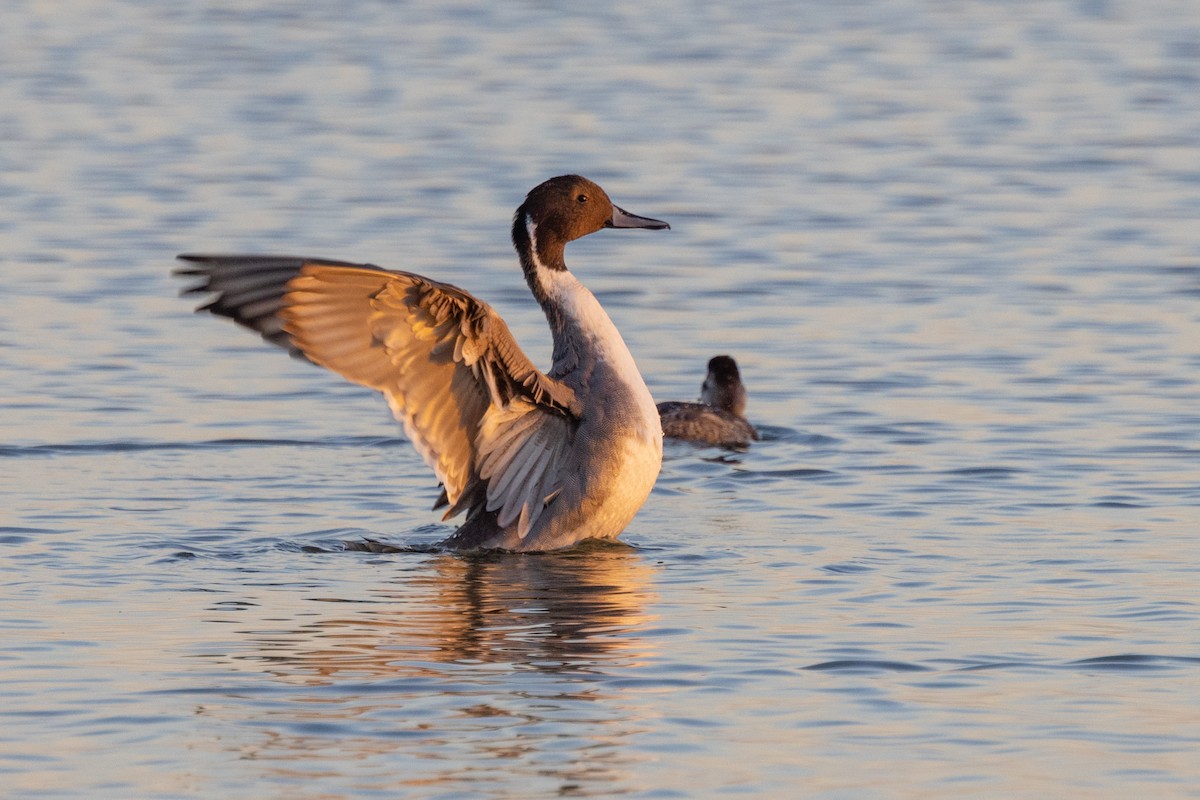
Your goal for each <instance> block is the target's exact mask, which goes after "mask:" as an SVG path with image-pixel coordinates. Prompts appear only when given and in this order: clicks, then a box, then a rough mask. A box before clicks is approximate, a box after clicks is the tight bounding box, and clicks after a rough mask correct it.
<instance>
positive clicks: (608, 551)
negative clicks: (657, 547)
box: [234, 544, 653, 684]
mask: <svg viewBox="0 0 1200 800" xmlns="http://www.w3.org/2000/svg"><path fill="white" fill-rule="evenodd" d="M401 558H404V557H401ZM409 558H410V559H411V556H409ZM418 560H419V561H420V563H419V564H417V565H411V567H410V568H408V569H404V571H402V572H399V573H398V574H397V575H396V576H395V578H394V579H393V580H392V581H391V582H390V583H387V584H384V585H381V586H380V587H379V588H378V589H377V590H376V591H375V592H374V593H373V596H371V597H369V598H366V599H348V598H337V597H314V598H309V599H308V602H307V604H306V607H305V608H303V609H302V610H301V611H300V612H299V613H297V615H296V619H295V620H293V623H297V622H300V620H301V619H302V618H303V617H304V616H306V615H314V614H315V616H316V618H315V619H312V620H310V621H304V622H302V623H301V624H295V625H292V626H289V627H288V628H286V629H284V630H271V629H267V630H262V629H257V628H256V629H253V630H247V631H245V635H246V643H247V644H249V645H251V646H252V648H251V649H252V652H249V653H242V654H240V655H236V656H234V658H235V659H237V660H238V661H242V662H245V661H247V660H249V661H254V662H262V663H265V664H267V665H268V671H269V672H271V673H272V674H274V675H275V676H276V677H279V678H281V679H284V680H289V681H296V680H299V681H302V682H304V683H308V684H326V683H333V682H335V681H337V680H339V679H340V678H341V677H342V676H353V677H355V678H363V677H372V678H399V677H404V676H414V675H443V674H445V673H446V670H445V665H455V666H456V667H458V668H460V669H458V671H457V672H456V675H457V676H458V677H462V674H463V673H464V672H468V671H469V668H470V667H479V668H481V669H484V668H486V670H487V671H488V672H489V674H491V673H492V672H493V668H494V666H495V665H509V666H511V667H512V668H514V669H534V670H538V671H543V672H549V673H589V672H600V671H603V670H604V669H605V667H606V666H609V665H622V666H630V665H636V664H637V663H639V662H641V661H642V660H644V659H645V658H646V657H647V656H648V653H647V652H646V649H645V647H646V645H645V642H644V641H643V640H642V639H641V638H640V637H637V636H631V635H630V634H631V633H632V632H636V631H637V629H638V628H640V627H642V626H644V625H645V624H646V622H647V621H648V620H649V619H650V617H649V616H648V615H647V614H646V612H645V610H644V609H645V607H646V606H647V605H648V604H649V603H651V602H653V598H652V596H651V594H650V590H649V589H648V586H649V583H650V579H651V577H652V573H653V568H652V567H651V566H649V565H647V563H646V561H645V560H644V559H643V557H642V556H640V555H638V554H637V552H636V551H635V550H634V549H633V548H630V547H627V546H624V545H619V544H618V545H599V546H595V547H587V548H583V549H579V550H575V551H572V552H570V553H566V554H545V555H541V556H535V557H521V556H513V555H508V554H495V555H483V556H472V557H464V556H459V555H453V554H439V555H436V556H432V557H429V559H428V560H424V559H423V558H422V559H418Z"/></svg>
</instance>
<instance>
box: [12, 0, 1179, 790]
mask: <svg viewBox="0 0 1200 800" xmlns="http://www.w3.org/2000/svg"><path fill="white" fill-rule="evenodd" d="M244 6H245V4H244V3H234V2H227V3H208V4H204V5H197V4H194V3H184V2H163V3H154V4H147V3H136V2H122V1H121V0H116V1H113V0H109V2H86V1H85V0H76V1H72V2H61V3H53V4H47V3H33V2H13V3H8V4H6V5H5V6H4V8H3V10H0V54H2V55H0V74H3V77H4V80H3V81H0V199H2V201H3V203H2V207H3V212H2V213H0V237H2V238H3V242H4V247H3V248H2V249H0V270H2V274H3V284H2V289H0V292H2V295H0V299H2V300H3V302H2V303H0V309H2V310H0V553H2V554H3V557H2V558H0V570H2V573H0V640H2V641H3V642H4V646H3V648H2V649H0V785H3V786H4V787H5V790H4V791H5V792H6V793H8V794H9V795H11V796H13V797H22V798H25V797H38V798H63V797H72V798H73V797H114V798H118V797H119V798H126V797H139V798H183V797H187V798H194V797H219V798H222V800H227V799H228V798H261V797H288V798H314V800H315V799H316V798H333V797H338V798H343V797H347V798H373V797H401V796H402V797H421V798H458V797H462V798H467V797H470V798H475V797H492V798H501V797H518V796H519V797H562V796H567V797H613V796H621V797H639V798H675V797H716V796H725V795H743V796H752V797H795V796H804V797H820V798H856V799H857V798H875V797H879V798H891V797H921V798H941V797H954V798H959V797H963V796H968V797H997V798H1011V797H1064V796H1072V797H1113V798H1118V797H1120V798H1126V797H1131V796H1139V797H1147V796H1153V797H1200V788H1197V787H1200V724H1198V722H1197V721H1198V720H1200V637H1198V635H1197V631H1200V593H1198V589H1197V587H1198V586H1200V537H1198V534H1200V433H1198V431H1200V411H1198V409H1200V222H1198V220H1200V45H1198V44H1197V43H1198V42H1200V14H1198V13H1197V11H1196V9H1195V7H1194V3H1192V2H1190V0H1178V2H1170V1H1166V0H1164V2H1149V3H1145V2H1142V3H1134V2H1132V1H1129V2H1121V1H1120V0H1111V1H1110V2H1105V1H1104V0H1095V1H1087V2H1055V3H1035V2H1010V3H957V4H956V3H946V4H941V3H939V4H933V3H917V2H912V0H890V1H889V0H866V2H859V3H844V4H843V3H753V4H751V3H722V4H695V3H672V2H667V3H658V4H646V3H620V2H617V3H611V4H607V5H600V6H596V5H594V4H592V5H589V6H588V7H586V9H585V8H584V7H582V6H580V7H578V9H576V8H575V7H571V6H564V7H560V6H558V5H555V4H545V3H514V4H492V5H490V6H485V5H481V6H480V7H474V6H472V5H469V4H458V5H450V4H444V3H417V4H393V3H358V4H349V5H347V4H328V3H315V2H295V3H289V4H286V5H281V6H275V7H262V8H258V9H246V8H245V7H244ZM563 172H580V173H583V174H585V175H588V176H589V177H592V178H594V179H595V180H597V181H598V182H600V183H601V184H602V185H604V186H605V188H606V189H608V191H609V193H610V194H611V195H612V196H613V198H614V200H615V201H616V202H618V203H620V204H621V205H622V206H623V207H625V208H627V209H629V210H631V211H634V212H636V213H640V214H645V215H649V216H653V217H658V218H662V219H666V220H668V221H670V222H671V224H672V230H671V231H670V232H662V233H653V234H651V233H646V232H611V231H607V232H601V233H600V234H598V235H596V236H592V237H588V238H587V239H585V240H582V241H580V242H578V243H576V244H574V245H572V247H571V249H570V250H569V251H568V261H569V263H570V264H571V265H572V267H573V269H574V270H575V272H576V274H577V275H578V276H579V277H580V278H581V280H583V281H584V282H585V283H586V284H587V285H588V286H590V287H591V288H592V289H593V291H595V293H596V294H597V296H598V297H599V298H600V300H601V302H602V303H604V305H605V306H606V308H607V309H608V310H609V312H610V314H611V316H612V317H613V319H614V320H615V322H616V323H617V325H618V327H619V328H620V329H621V330H622V332H623V334H624V336H625V338H626V340H627V341H628V343H629V344H630V347H631V349H632V350H633V352H634V355H635V356H636V358H637V359H638V362H639V364H640V366H641V368H642V371H643V373H644V374H645V375H646V378H647V381H648V383H649V385H650V387H651V390H652V391H653V392H654V394H655V396H656V398H657V399H659V400H669V399H676V400H687V399H693V398H694V397H695V396H696V395H697V393H698V390H699V385H700V382H701V380H702V378H703V371H704V365H705V363H706V362H707V360H708V358H709V357H711V356H712V355H714V354H717V353H729V354H730V355H733V356H734V357H735V358H737V359H738V362H739V364H740V365H741V367H742V374H743V377H744V379H745V381H746V383H747V386H748V388H749V392H750V406H749V415H750V417H751V419H752V420H753V421H754V422H755V423H756V424H758V425H759V426H760V428H761V430H762V431H763V433H764V439H763V441H761V442H758V443H756V444H755V445H754V446H753V447H751V448H750V449H749V450H748V451H745V452H727V451H720V450H715V449H703V448H695V447H692V446H688V445H670V446H668V448H667V453H666V456H667V457H666V463H665V464H664V468H663V473H662V476H661V478H660V480H659V483H658V486H657V487H656V489H655V492H654V494H653V495H652V496H651V498H650V500H649V501H648V503H647V504H646V507H645V508H644V509H643V511H642V512H641V514H640V515H639V516H638V517H637V519H636V520H635V521H634V522H633V524H632V525H631V526H630V527H629V529H628V530H627V531H626V533H625V534H624V536H623V537H622V539H621V542H622V543H619V544H615V545H607V546H595V547H591V546H589V547H584V548H581V549H579V550H575V551H570V552H565V553H557V554H551V555H544V556H524V557H518V556H499V555H496V556H488V557H463V556H457V555H453V554H446V553H437V552H430V551H429V550H428V548H427V547H425V546H426V545H428V544H430V543H432V542H435V541H437V540H438V539H440V538H443V537H444V536H446V535H447V534H448V533H449V531H450V530H451V528H450V527H448V526H447V525H446V524H444V523H441V522H440V521H439V519H438V516H437V515H436V514H433V513H431V512H430V511H429V507H430V505H431V504H432V503H433V500H434V499H435V497H436V494H437V491H436V489H437V487H436V483H435V481H434V480H433V478H432V476H431V475H430V474H429V472H428V470H427V469H426V468H425V466H424V464H423V463H422V462H421V461H420V459H419V457H418V456H417V455H416V454H415V453H414V452H413V450H412V449H411V448H410V447H409V446H408V444H407V443H406V442H405V441H404V440H403V438H402V435H401V433H400V431H399V428H398V426H397V425H396V424H395V423H394V422H393V421H392V420H391V418H390V415H389V413H388V411H387V408H386V405H385V403H384V402H383V401H382V399H381V398H379V397H377V396H375V395H373V394H372V393H371V392H368V391H366V390H362V389H359V388H357V387H354V386H351V385H348V384H345V383H343V382H342V381H341V380H340V379H338V378H337V377H336V376H333V375H331V374H327V373H325V372H323V371H321V370H317V369H313V368H312V367H309V366H307V365H305V364H302V363H298V362H295V361H291V360H289V359H288V358H286V357H284V356H283V355H281V354H280V353H279V352H277V351H275V350H273V349H272V348H270V347H268V346H266V345H264V344H262V343H261V342H260V341H258V340H257V339H256V338H255V337H254V336H251V335H248V334H247V333H245V332H244V331H241V330H238V329H236V328H235V327H234V326H233V325H230V324H227V323H226V322H225V321H223V320H215V319H212V318H210V317H208V316H206V315H193V314H192V313H191V306H192V305H193V303H192V302H191V301H190V300H181V299H179V298H178V297H177V296H176V295H177V292H178V291H179V289H180V288H181V287H180V282H179V281H177V280H172V278H171V277H170V275H169V271H170V269H171V268H172V266H173V264H172V259H173V256H174V255H175V254H176V253H178V252H184V251H218V252H220V251H250V252H291V253H300V254H305V255H318V256H328V257H337V258H343V259H349V260H362V261H372V262H374V263H378V264H381V265H384V266H390V267H395V268H400V269H407V270H413V271H417V272H421V273H424V274H428V275H431V276H434V277H436V278H438V279H441V280H446V281H450V282H453V283H456V284H458V285H461V286H463V287H465V288H467V289H469V290H471V291H473V292H475V293H477V294H478V295H479V296H481V297H483V298H484V299H486V300H488V301H489V302H491V303H492V304H493V305H494V306H496V307H497V308H498V309H499V310H500V311H501V313H502V314H503V315H504V316H505V318H506V320H507V321H508V322H509V324H510V327H511V328H512V329H513V331H514V333H515V334H516V336H517V337H518V339H519V340H520V341H521V342H522V343H523V345H524V346H525V348H526V350H527V352H529V353H530V354H531V355H532V356H533V357H534V359H535V361H537V362H539V363H541V364H546V363H547V362H548V355H549V337H548V334H547V331H546V327H545V323H544V320H543V319H542V318H541V315H540V312H539V311H538V310H537V308H536V307H535V306H534V305H533V303H532V301H531V300H530V298H529V297H528V292H527V290H526V289H525V286H524V282H523V281H522V279H521V276H520V273H519V271H518V270H517V267H516V264H515V258H514V256H513V253H512V251H511V247H510V245H509V243H508V240H507V231H508V226H509V222H510V218H511V213H512V210H513V208H515V206H516V205H517V204H518V203H519V202H520V200H521V198H522V197H523V196H524V193H525V192H526V191H527V190H528V189H529V188H530V187H532V186H533V185H535V184H536V183H538V182H540V181H541V180H543V179H544V178H546V177H549V176H551V175H555V174H560V173H563ZM363 539H374V540H380V541H384V542H387V543H389V544H392V545H396V546H397V547H399V548H409V550H408V551H405V552H396V553H364V552H352V551H347V550H346V549H345V548H344V544H343V543H344V542H347V541H352V542H358V541H362V540H363Z"/></svg>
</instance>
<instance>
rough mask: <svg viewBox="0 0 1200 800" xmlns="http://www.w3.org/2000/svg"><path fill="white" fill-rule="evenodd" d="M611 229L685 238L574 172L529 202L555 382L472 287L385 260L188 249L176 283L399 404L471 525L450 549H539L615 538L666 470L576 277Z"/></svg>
mask: <svg viewBox="0 0 1200 800" xmlns="http://www.w3.org/2000/svg"><path fill="white" fill-rule="evenodd" d="M605 228H616V229H626V228H644V229H649V230H663V229H669V228H670V225H668V224H667V223H666V222H663V221H661V220H657V219H651V218H650V217H642V216H638V215H636V214H632V213H630V212H628V211H625V210H624V209H622V208H620V207H619V206H617V205H616V204H615V203H613V201H612V200H610V199H609V197H608V195H607V194H606V193H605V191H604V190H603V189H602V188H601V187H600V186H599V185H597V184H596V183H594V182H592V181H591V180H588V179H587V178H584V177H582V176H580V175H560V176H558V177H555V178H551V179H550V180H547V181H545V182H543V183H541V184H539V185H538V186H536V187H534V188H533V189H532V190H531V191H530V192H529V193H528V195H527V196H526V197H525V200H524V202H522V203H521V205H520V206H519V207H518V208H517V210H516V213H515V214H514V215H513V222H512V243H513V247H514V248H515V249H516V251H517V257H518V260H519V262H520V265H521V270H522V272H523V273H524V275H525V282H526V283H527V284H528V286H529V290H530V292H531V293H532V295H533V297H534V299H535V300H536V301H537V303H538V304H539V305H540V306H541V309H542V311H543V313H544V314H545V317H546V321H547V322H548V324H549V326H550V332H551V340H552V364H551V366H550V369H549V370H548V371H546V372H542V371H541V370H539V369H538V368H537V367H535V366H534V364H533V362H532V361H530V359H529V357H528V356H526V354H525V353H524V351H522V350H521V347H520V346H519V345H518V344H517V341H516V339H515V338H514V337H513V335H512V333H511V332H510V331H509V328H508V325H507V324H506V323H505V322H504V320H503V319H502V318H501V317H500V315H499V314H498V313H497V312H496V311H495V310H494V309H493V308H492V307H491V306H490V305H488V304H487V303H486V302H484V301H483V300H480V299H479V298H477V297H475V296H474V295H472V294H470V293H469V292H467V291H466V290H464V289H460V288H458V287H457V286H453V285H451V284H449V283H443V282H440V281H436V280H433V279H430V278H427V277H423V276H421V275H418V274H415V273H411V272H402V271H397V270H389V269H384V268H381V267H378V266H375V265H374V264H360V263H352V262H347V261H334V260H325V259H321V258H305V257H298V256H278V255H208V254H198V253H185V254H182V255H180V256H178V258H179V259H180V260H181V261H183V262H185V264H186V266H185V267H180V268H177V269H176V270H175V274H176V275H178V276H181V277H183V278H187V279H192V280H193V281H196V280H198V282H195V283H193V285H191V286H189V287H187V288H185V289H183V290H182V292H181V295H184V296H188V295H196V294H202V295H208V296H209V297H210V299H208V300H207V302H204V303H203V304H202V305H200V306H199V307H198V308H197V309H196V311H197V312H198V313H199V312H208V313H211V314H214V315H217V316H221V317H228V318H230V319H232V320H233V321H234V322H236V323H238V324H239V325H242V326H244V327H246V328H248V329H250V330H252V331H254V332H257V333H258V334H259V335H260V336H261V337H262V338H263V339H264V340H265V341H267V342H269V343H271V344H274V345H277V346H279V347H281V348H283V349H285V350H287V351H289V352H290V353H291V354H292V355H293V356H295V357H298V358H300V359H304V360H307V361H310V362H312V363H313V364H315V365H317V366H321V367H324V368H326V369H329V370H332V371H333V372H336V373H337V374H339V375H341V376H342V377H343V378H346V379H347V380H349V381H352V382H354V383H357V384H360V385H362V386H366V387H369V388H371V389H374V390H376V391H379V392H382V393H383V395H384V397H385V398H386V400H387V403H388V406H389V407H390V408H391V411H392V414H393V416H395V418H396V419H397V420H398V421H399V422H400V423H401V425H402V426H403V429H404V432H405V435H406V437H407V438H408V440H409V441H410V442H411V443H412V445H413V447H414V448H415V449H416V451H417V452H418V453H419V454H420V456H421V457H422V459H423V460H424V461H425V463H426V464H427V465H428V466H429V467H430V468H431V469H432V470H433V472H434V474H435V476H436V477H437V480H438V481H439V483H440V485H441V493H440V494H439V496H438V498H437V500H436V501H435V502H434V505H433V508H434V510H438V509H443V508H444V509H445V513H444V515H443V519H444V520H449V519H452V518H454V517H456V516H459V515H463V514H465V518H464V521H463V522H462V524H461V525H460V526H459V527H458V528H457V530H455V532H454V533H453V534H452V535H450V536H449V538H447V539H445V540H444V541H442V542H440V543H439V546H440V547H442V548H446V549H451V550H493V549H494V550H509V551H516V552H538V551H547V550H558V549H562V548H567V547H571V546H573V545H575V544H577V543H579V542H582V541H584V540H586V539H615V538H616V537H617V536H619V535H620V534H621V532H622V531H623V530H624V529H625V528H626V527H627V526H628V525H629V523H630V522H631V521H632V520H633V518H634V516H635V515H636V514H637V512H638V510H639V509H640V508H641V507H642V505H643V504H644V503H645V501H646V499H647V497H648V496H649V494H650V490H651V489H652V488H653V486H654V483H655V481H656V480H657V478H658V474H659V471H660V469H661V467H662V427H661V423H660V421H659V415H658V411H657V409H656V407H655V404H654V400H653V398H652V397H651V395H650V391H649V389H648V388H647V387H646V383H645V380H644V379H643V378H642V375H641V373H640V372H639V370H638V367H637V364H636V363H635V361H634V358H633V355H632V354H631V353H630V350H629V348H628V346H626V344H625V341H624V340H623V339H622V338H621V334H620V332H619V331H618V330H617V327H616V326H615V325H614V324H613V322H612V320H611V319H610V318H609V316H608V314H607V313H606V312H605V311H604V309H603V308H602V307H601V305H600V303H599V302H598V301H597V300H596V297H595V296H594V295H593V294H592V293H591V292H590V291H589V290H588V289H587V288H586V287H585V286H584V285H583V284H582V283H581V282H580V281H579V280H578V279H577V278H576V277H575V276H574V275H573V274H572V273H571V272H570V271H569V270H568V269H567V264H566V261H565V260H564V248H565V247H566V245H567V243H569V242H571V241H574V240H575V239H579V238H581V237H583V236H587V235H589V234H592V233H595V232H597V231H600V230H602V229H605Z"/></svg>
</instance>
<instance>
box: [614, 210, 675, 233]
mask: <svg viewBox="0 0 1200 800" xmlns="http://www.w3.org/2000/svg"><path fill="white" fill-rule="evenodd" d="M608 227H609V228H650V229H651V230H655V231H660V230H662V229H663V228H666V229H668V230H669V229H670V228H671V226H670V225H668V224H667V223H665V222H663V221H662V220H660V219H650V218H649V217H639V216H638V215H637V214H630V213H629V212H628V211H626V210H625V209H623V208H621V207H620V206H618V205H616V204H614V205H613V213H612V221H611V222H609V223H608Z"/></svg>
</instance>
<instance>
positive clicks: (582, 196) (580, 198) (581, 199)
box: [575, 194, 587, 203]
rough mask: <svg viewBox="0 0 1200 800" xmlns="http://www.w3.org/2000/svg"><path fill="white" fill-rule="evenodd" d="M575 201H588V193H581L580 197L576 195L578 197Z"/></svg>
mask: <svg viewBox="0 0 1200 800" xmlns="http://www.w3.org/2000/svg"><path fill="white" fill-rule="evenodd" d="M575 201H576V202H577V203H586V202H587V195H586V194H581V195H579V196H578V197H576V198H575Z"/></svg>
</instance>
